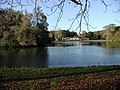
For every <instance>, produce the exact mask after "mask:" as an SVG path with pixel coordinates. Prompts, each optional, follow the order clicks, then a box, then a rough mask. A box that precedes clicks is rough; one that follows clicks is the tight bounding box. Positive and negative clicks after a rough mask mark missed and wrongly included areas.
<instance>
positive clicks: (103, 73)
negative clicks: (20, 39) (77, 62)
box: [0, 65, 120, 90]
mask: <svg viewBox="0 0 120 90" xmlns="http://www.w3.org/2000/svg"><path fill="white" fill-rule="evenodd" d="M0 89H3V90H4V89H5V90H9V89H11V90H16V89H19V90H23V89H25V90H50V89H51V90H70V89H73V90H75V89H76V90H78V89H80V90H108V89H109V90H120V66H119V65H118V66H97V67H66V68H31V67H13V68H7V67H1V68H0Z"/></svg>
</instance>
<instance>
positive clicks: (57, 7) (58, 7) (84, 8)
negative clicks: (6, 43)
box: [0, 0, 120, 31]
mask: <svg viewBox="0 0 120 90" xmlns="http://www.w3.org/2000/svg"><path fill="white" fill-rule="evenodd" d="M23 1H24V0H0V11H2V6H3V5H9V6H10V7H11V8H14V7H18V6H20V7H21V9H22V8H23V7H24V6H31V5H34V8H35V10H37V7H38V6H40V5H41V4H42V5H43V6H44V7H46V8H48V9H50V10H51V14H50V15H53V14H54V13H56V11H59V15H58V17H57V20H56V25H55V27H57V25H58V23H59V21H60V20H61V18H62V16H63V14H64V7H65V5H66V3H69V4H71V5H74V6H75V7H78V8H79V10H78V11H77V14H76V15H75V16H74V18H72V19H71V20H70V21H71V25H70V28H69V29H71V28H72V26H73V24H74V23H75V22H77V23H78V26H77V27H76V30H78V29H79V30H80V31H81V27H82V23H83V22H85V24H86V27H87V29H88V30H89V27H91V25H90V24H89V9H90V7H91V2H90V0H26V2H27V4H24V3H23ZM95 1H101V2H102V4H103V5H104V6H105V11H104V12H106V11H107V8H108V6H110V5H112V3H110V4H107V3H106V2H105V0H95ZM115 1H117V0H115ZM49 2H52V3H53V5H52V6H47V5H46V4H47V3H49ZM118 11H120V10H118Z"/></svg>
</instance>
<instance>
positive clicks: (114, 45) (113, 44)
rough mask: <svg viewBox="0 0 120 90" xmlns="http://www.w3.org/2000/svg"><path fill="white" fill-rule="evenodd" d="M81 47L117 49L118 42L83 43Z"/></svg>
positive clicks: (119, 45)
mask: <svg viewBox="0 0 120 90" xmlns="http://www.w3.org/2000/svg"><path fill="white" fill-rule="evenodd" d="M81 45H82V46H87V45H96V46H100V47H103V48H119V47H120V42H83V43H82V44H81Z"/></svg>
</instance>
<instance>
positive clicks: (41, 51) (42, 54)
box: [0, 47, 48, 67]
mask: <svg viewBox="0 0 120 90" xmlns="http://www.w3.org/2000/svg"><path fill="white" fill-rule="evenodd" d="M47 54H48V53H47V48H45V47H40V48H8V49H5V48H1V50H0V65H1V66H3V65H6V66H33V67H47V64H48V61H47V58H48V55H47Z"/></svg>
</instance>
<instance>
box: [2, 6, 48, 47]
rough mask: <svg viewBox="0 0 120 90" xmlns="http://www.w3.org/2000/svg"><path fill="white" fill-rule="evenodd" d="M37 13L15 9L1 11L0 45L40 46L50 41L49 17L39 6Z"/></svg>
mask: <svg viewBox="0 0 120 90" xmlns="http://www.w3.org/2000/svg"><path fill="white" fill-rule="evenodd" d="M37 10H38V11H37V13H27V12H26V13H25V14H23V13H22V12H20V11H14V10H13V9H3V10H2V11H1V12H0V20H1V22H0V46H38V45H41V44H45V43H47V42H48V31H47V27H48V23H47V17H46V16H45V15H44V13H43V12H42V11H41V10H40V8H37Z"/></svg>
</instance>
